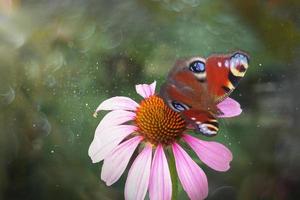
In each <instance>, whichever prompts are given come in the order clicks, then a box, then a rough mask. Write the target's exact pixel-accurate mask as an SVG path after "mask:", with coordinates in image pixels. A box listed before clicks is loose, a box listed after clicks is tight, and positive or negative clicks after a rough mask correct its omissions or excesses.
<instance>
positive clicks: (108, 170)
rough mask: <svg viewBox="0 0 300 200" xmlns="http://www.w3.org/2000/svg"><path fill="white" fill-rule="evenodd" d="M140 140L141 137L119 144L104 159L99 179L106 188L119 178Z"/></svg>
mask: <svg viewBox="0 0 300 200" xmlns="http://www.w3.org/2000/svg"><path fill="white" fill-rule="evenodd" d="M141 140H142V137H141V136H136V137H133V138H131V139H129V140H127V141H125V142H123V143H121V144H120V145H119V146H117V147H116V148H115V149H114V150H113V152H112V153H111V154H109V156H107V157H106V158H105V159H104V163H103V166H102V171H101V179H102V180H103V181H105V182H106V185H107V186H110V185H112V184H114V183H115V182H116V181H117V180H118V179H119V178H120V177H121V175H122V174H123V172H124V171H125V169H126V166H127V165H128V162H129V160H130V158H131V156H132V154H133V152H134V150H135V149H136V147H137V146H138V144H139V143H140V141H141Z"/></svg>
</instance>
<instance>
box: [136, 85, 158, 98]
mask: <svg viewBox="0 0 300 200" xmlns="http://www.w3.org/2000/svg"><path fill="white" fill-rule="evenodd" d="M155 86H156V81H154V82H153V83H152V84H150V85H148V84H139V85H136V86H135V89H136V92H137V93H138V94H139V95H141V96H142V97H144V98H148V97H149V96H151V95H153V94H154V92H155Z"/></svg>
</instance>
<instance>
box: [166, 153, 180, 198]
mask: <svg viewBox="0 0 300 200" xmlns="http://www.w3.org/2000/svg"><path fill="white" fill-rule="evenodd" d="M168 154H169V156H168V158H169V168H170V174H171V180H172V200H176V199H177V197H178V179H177V172H176V166H175V158H174V155H173V152H172V150H171V149H169V151H168Z"/></svg>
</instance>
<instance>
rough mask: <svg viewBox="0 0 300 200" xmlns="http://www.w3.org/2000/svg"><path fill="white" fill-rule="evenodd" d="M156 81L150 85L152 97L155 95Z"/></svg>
mask: <svg viewBox="0 0 300 200" xmlns="http://www.w3.org/2000/svg"><path fill="white" fill-rule="evenodd" d="M155 87H156V81H154V82H153V83H151V84H150V90H151V95H154V94H155Z"/></svg>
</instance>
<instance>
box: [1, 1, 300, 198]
mask: <svg viewBox="0 0 300 200" xmlns="http://www.w3.org/2000/svg"><path fill="white" fill-rule="evenodd" d="M299 4H300V2H299V1H297V0H289V1H283V0H266V1H258V0H253V1H238V0H232V1H221V0H217V1H208V0H163V1H159V0H152V1H149V0H136V1H121V0H113V1H96V0H90V1H83V0H73V1H71V0H63V1H60V0H52V1H46V0H41V1H36V0H28V1H21V0H19V1H17V0H0V11H1V14H0V108H1V111H0V130H1V131H0V199H55V198H56V199H123V187H124V182H125V178H126V176H123V177H122V179H121V180H120V181H119V182H118V183H117V184H115V185H114V186H112V187H106V186H105V184H104V183H103V182H101V180H100V177H99V173H100V167H101V166H99V165H93V164H92V163H91V161H90V159H89V157H88V155H87V149H88V146H89V143H90V142H91V140H92V138H93V134H94V130H95V128H96V126H97V123H99V120H100V119H101V116H99V117H98V118H97V119H94V118H93V117H92V113H93V112H94V110H95V108H96V107H97V105H98V104H99V103H100V102H101V101H102V100H104V99H106V98H109V97H111V96H114V95H124V96H130V97H132V98H135V99H136V100H137V101H138V100H140V98H139V97H138V95H137V94H135V91H134V85H135V84H137V83H144V82H146V83H150V82H152V81H153V80H158V86H159V85H160V84H161V83H162V82H163V81H164V79H165V77H166V74H167V72H168V70H169V69H170V67H171V66H172V65H173V63H174V61H175V60H176V59H177V58H180V57H185V56H192V55H201V56H208V55H209V54H212V53H222V52H231V51H234V50H237V49H242V50H244V51H246V52H249V54H250V56H251V67H250V69H249V73H248V74H247V75H246V78H245V80H243V81H242V83H241V84H240V86H239V87H238V89H237V91H235V92H234V93H233V96H234V98H236V99H238V100H239V101H240V103H241V105H242V106H243V108H244V113H243V115H241V116H240V117H239V118H236V119H230V120H224V121H223V122H222V128H221V129H222V132H221V133H220V134H219V136H218V137H216V138H214V139H216V140H219V141H221V142H222V143H225V144H226V145H227V146H229V147H230V149H231V150H232V151H233V154H234V160H233V162H232V168H231V170H230V171H229V172H226V173H217V172H214V171H213V170H211V169H209V168H207V167H206V166H203V168H204V169H205V172H206V173H207V175H208V179H209V185H210V196H209V198H208V199H214V200H215V199H246V200H247V199H252V200H253V199H276V200H284V199H299V198H300V194H299V193H300V192H299V190H298V188H299V186H300V170H299V169H300V168H299V167H300V155H299V152H300V136H299V130H300V124H299V122H300V114H299V108H300V105H299V104H300V103H299V98H300V94H299V92H298V91H299V89H300V85H299V84H300V83H299V80H300V70H299V64H300V59H299V58H300V52H299V49H300V45H299V44H300V31H299V28H300V27H299V22H300V14H299V13H300V12H299V11H300V5H299ZM191 153H192V152H191ZM179 197H180V199H184V198H186V194H185V193H184V192H181V194H180V195H179Z"/></svg>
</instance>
